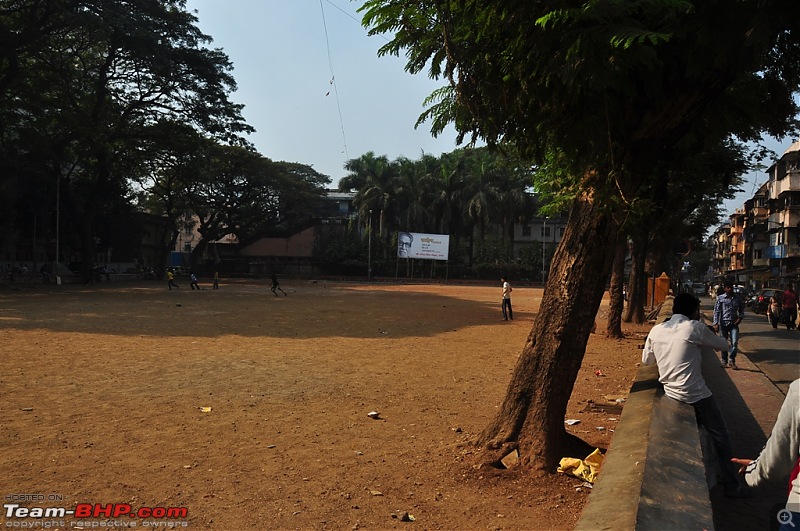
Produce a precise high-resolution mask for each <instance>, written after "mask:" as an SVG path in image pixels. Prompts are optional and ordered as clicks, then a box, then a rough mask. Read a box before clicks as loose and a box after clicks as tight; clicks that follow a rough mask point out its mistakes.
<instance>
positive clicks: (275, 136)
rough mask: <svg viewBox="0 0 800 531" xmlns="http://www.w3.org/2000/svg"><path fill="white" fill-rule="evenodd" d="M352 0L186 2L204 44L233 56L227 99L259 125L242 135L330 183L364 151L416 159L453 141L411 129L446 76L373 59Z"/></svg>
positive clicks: (374, 41) (373, 42)
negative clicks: (232, 84) (233, 85)
mask: <svg viewBox="0 0 800 531" xmlns="http://www.w3.org/2000/svg"><path fill="white" fill-rule="evenodd" d="M359 5H361V2H358V1H356V2H349V1H348V0H322V1H321V2H320V0H188V1H187V8H188V9H189V10H190V11H195V10H196V11H197V12H196V16H197V17H198V19H199V23H198V26H199V27H200V29H201V31H203V32H204V33H206V34H208V35H210V36H211V37H213V39H214V42H213V43H212V44H211V47H213V48H222V49H223V50H224V51H225V53H226V54H227V55H228V57H230V59H231V61H232V62H233V66H234V71H233V75H234V77H235V78H236V82H237V85H238V90H237V91H236V92H235V93H234V94H233V95H232V96H231V99H232V100H233V101H234V102H236V103H243V104H245V109H244V117H245V119H246V120H247V122H248V123H249V124H250V125H251V126H253V127H255V128H256V130H257V132H256V133H254V134H253V135H250V137H249V140H250V141H251V142H252V143H253V144H254V145H255V146H256V148H257V149H258V151H259V152H260V153H261V154H262V155H264V156H266V157H269V158H271V159H273V160H286V161H291V162H300V163H302V164H309V165H311V166H313V167H314V169H316V170H317V171H319V172H321V173H324V174H326V175H329V176H330V177H331V178H332V179H333V183H332V186H336V184H337V183H338V180H339V179H340V178H341V177H343V176H344V175H345V174H346V172H345V171H344V170H343V168H342V167H343V165H344V163H345V162H346V161H347V160H348V159H353V158H358V157H360V156H361V155H363V154H364V153H366V152H367V151H374V152H375V153H376V154H377V155H387V156H388V157H389V158H390V159H395V158H397V157H399V156H406V157H408V158H410V159H418V158H419V157H420V155H421V153H422V152H423V151H424V152H425V153H430V154H433V155H436V156H438V155H440V154H441V153H444V152H450V151H453V150H454V149H456V148H457V147H458V146H457V145H456V144H455V137H456V133H455V130H454V129H450V130H448V131H445V132H444V133H443V134H442V135H440V136H439V137H438V138H436V139H434V138H432V136H431V134H430V127H429V126H428V125H427V124H424V125H422V126H420V127H419V128H418V129H416V130H415V129H414V124H415V123H416V120H417V117H418V116H419V115H420V114H421V113H422V112H423V110H424V108H423V100H424V99H425V97H427V96H428V95H429V94H430V93H431V92H432V91H433V90H434V89H436V88H438V87H439V86H441V85H443V84H444V83H443V82H434V81H432V80H430V79H428V77H427V76H426V75H425V74H419V75H416V76H412V75H410V74H408V73H407V72H405V70H404V69H403V68H404V66H405V62H404V61H403V60H402V59H401V58H397V57H380V58H379V57H378V55H377V51H378V48H380V46H381V45H383V44H385V43H386V40H385V39H383V38H381V37H368V36H367V32H366V30H365V29H364V28H363V27H362V26H361V24H360V23H359V22H358V21H359V20H361V17H360V15H359V14H358V13H356V9H357V7H358V6H359ZM323 11H324V18H323ZM326 27H327V39H326ZM328 50H330V55H329V53H328ZM331 72H333V74H332V73H331ZM333 76H335V84H334V85H332V84H331V79H332V77H333ZM326 94H328V95H327V96H326ZM337 96H338V101H337Z"/></svg>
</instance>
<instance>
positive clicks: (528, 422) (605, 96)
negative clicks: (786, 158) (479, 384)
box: [362, 0, 800, 469]
mask: <svg viewBox="0 0 800 531" xmlns="http://www.w3.org/2000/svg"><path fill="white" fill-rule="evenodd" d="M362 12H363V14H364V24H365V25H366V26H367V27H369V28H370V33H371V34H388V35H390V36H391V38H390V41H389V42H388V44H386V45H384V46H383V47H382V48H381V49H380V51H379V53H380V54H395V55H399V54H400V53H403V54H405V56H406V57H407V63H406V69H407V70H408V71H409V72H411V73H419V72H422V71H423V70H425V69H427V71H428V75H429V76H431V77H433V78H436V79H443V80H446V82H447V85H446V86H444V87H442V88H441V89H439V90H438V91H436V92H434V94H432V95H431V97H430V98H429V99H428V100H427V104H428V108H427V111H426V112H425V113H424V114H423V115H422V116H421V117H420V120H421V121H425V120H430V121H431V128H432V132H433V134H438V133H439V132H441V131H442V130H443V128H444V127H445V126H446V125H447V124H449V123H453V124H454V125H455V127H456V129H457V131H458V132H459V135H460V136H461V137H462V138H464V137H467V136H469V137H470V138H471V139H473V140H476V139H484V140H486V141H487V142H488V143H489V144H490V145H502V144H511V145H513V146H514V147H515V148H516V149H517V150H518V151H519V153H520V154H521V156H522V157H524V158H525V159H529V160H530V161H531V162H532V163H533V164H534V165H535V166H537V167H539V166H545V165H547V164H549V165H550V168H551V170H554V171H551V176H556V177H557V178H558V179H559V180H557V181H551V185H552V186H551V189H552V190H554V191H557V192H559V193H561V194H563V195H565V200H568V201H571V213H570V221H569V224H568V227H567V231H566V233H565V235H564V238H563V239H562V242H561V244H560V246H559V248H558V251H557V252H556V255H555V257H554V263H553V266H552V269H551V275H550V277H549V280H548V283H547V286H546V289H545V294H544V298H543V300H542V307H543V308H548V319H547V320H544V319H540V318H537V320H536V322H535V323H534V326H533V329H532V331H531V334H530V336H529V339H528V342H527V343H526V345H525V347H524V349H523V353H522V355H521V356H520V358H519V362H518V364H517V367H516V368H515V370H514V374H513V376H512V379H511V382H510V383H509V387H508V391H507V394H506V398H505V400H504V402H503V405H502V407H501V408H500V410H499V413H498V415H497V417H496V418H495V419H494V421H493V422H492V423H491V424H490V425H489V426H487V428H486V429H485V430H484V432H483V433H482V434H481V436H480V437H479V438H478V442H479V443H480V444H481V445H483V446H484V447H485V448H486V449H487V450H489V451H490V455H492V456H494V457H496V456H497V454H502V453H504V452H507V451H510V450H511V449H514V448H517V447H519V448H521V450H522V452H521V453H522V455H523V462H528V463H531V464H534V463H535V464H536V466H539V467H542V468H546V469H550V468H551V467H552V466H553V465H554V464H555V462H557V459H558V458H559V456H561V455H564V454H563V451H564V445H569V444H571V443H574V442H575V441H574V440H573V439H572V438H571V437H569V436H568V435H567V434H566V432H565V430H564V426H563V417H564V412H565V411H566V406H567V402H568V399H569V395H570V394H571V390H572V385H573V383H574V381H575V378H576V376H577V373H578V369H579V368H580V363H581V361H582V358H583V353H584V352H585V347H586V342H587V340H588V337H589V332H590V329H591V323H592V322H593V321H594V316H595V315H596V313H597V309H598V307H599V304H600V300H601V297H602V294H603V291H604V289H605V283H606V280H607V278H608V275H609V272H610V268H611V264H612V261H613V257H614V254H615V253H614V249H616V248H617V242H618V240H619V239H620V238H623V237H625V232H624V230H623V228H624V222H625V220H627V219H631V218H630V217H629V213H631V212H634V213H635V214H636V216H635V217H634V218H633V219H635V220H636V221H637V222H638V223H646V222H647V221H646V219H645V218H644V217H643V215H647V214H649V213H651V212H652V208H653V205H654V202H653V201H651V198H652V193H651V190H652V188H653V186H652V185H653V184H656V185H657V186H656V187H655V188H656V189H661V190H669V189H673V190H674V189H677V188H676V186H675V185H676V184H677V185H680V184H681V183H691V182H693V180H694V179H695V177H696V175H695V174H693V173H692V172H690V171H670V172H656V171H654V169H655V168H659V167H661V166H662V165H667V164H669V163H670V161H671V157H672V156H674V154H675V148H676V147H677V146H678V145H679V144H681V142H685V141H687V140H688V139H692V138H694V139H703V142H702V143H700V144H697V143H696V144H697V145H699V146H700V148H701V149H703V148H706V147H711V148H713V147H715V146H719V145H721V144H722V143H723V142H726V141H727V142H736V141H752V140H756V139H758V138H759V136H760V135H761V134H762V133H763V132H767V133H770V134H772V135H773V136H782V135H784V134H786V133H787V132H788V131H791V130H793V129H795V128H796V127H797V115H798V108H797V101H796V100H794V99H793V95H794V94H796V93H797V91H798V82H799V81H800V53H798V52H799V51H800V37H798V33H797V30H798V28H800V10H798V9H797V8H796V5H795V4H794V2H792V1H790V0H775V1H767V2H763V1H758V0H742V1H738V2H735V3H730V2H725V1H722V0H712V1H707V2H692V1H684V0H655V1H653V0H631V1H629V2H595V1H583V2H567V3H565V4H561V7H559V8H554V7H553V5H552V4H551V3H547V2H543V1H539V0H532V1H529V2H511V3H508V2H497V1H492V0H466V1H451V0H423V1H420V2H413V3H411V2H405V1H403V0H367V2H365V4H364V6H363V7H362ZM678 152H679V151H678ZM679 153H680V152H679ZM694 182H695V185H696V186H697V187H698V189H699V190H702V193H704V194H705V193H708V192H709V191H710V190H711V188H709V187H708V185H709V184H711V180H709V181H708V183H707V184H705V185H703V184H701V183H700V182H697V181H696V180H695V181H694ZM729 182H730V181H729V180H728V181H725V180H723V181H722V182H717V183H716V184H714V186H727V185H728V184H729ZM659 183H660V186H659V185H658V184H659ZM678 188H680V186H678ZM576 293H580V294H581V297H580V304H577V303H572V302H569V301H572V300H573V299H574V295H575V294H576ZM550 309H552V311H551V310H550Z"/></svg>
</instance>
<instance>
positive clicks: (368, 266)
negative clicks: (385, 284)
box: [367, 209, 372, 280]
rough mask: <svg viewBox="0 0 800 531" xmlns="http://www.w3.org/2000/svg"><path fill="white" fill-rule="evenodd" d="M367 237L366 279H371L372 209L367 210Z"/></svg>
mask: <svg viewBox="0 0 800 531" xmlns="http://www.w3.org/2000/svg"><path fill="white" fill-rule="evenodd" d="M367 238H368V241H369V245H368V246H367V280H372V209H370V211H369V220H368V223H367Z"/></svg>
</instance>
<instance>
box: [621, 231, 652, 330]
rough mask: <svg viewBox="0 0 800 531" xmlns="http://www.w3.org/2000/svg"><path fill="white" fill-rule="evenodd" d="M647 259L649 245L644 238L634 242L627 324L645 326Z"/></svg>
mask: <svg viewBox="0 0 800 531" xmlns="http://www.w3.org/2000/svg"><path fill="white" fill-rule="evenodd" d="M646 259H647V244H646V243H645V242H644V241H643V239H642V238H637V239H634V240H633V245H632V246H631V278H630V282H629V284H628V310H627V312H626V313H625V318H624V319H623V320H624V321H625V322H626V323H636V324H643V323H644V322H645V320H646V319H645V313H644V308H645V306H647V304H648V302H649V301H648V300H647V274H646V273H645V261H646Z"/></svg>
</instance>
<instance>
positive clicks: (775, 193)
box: [714, 141, 800, 288]
mask: <svg viewBox="0 0 800 531" xmlns="http://www.w3.org/2000/svg"><path fill="white" fill-rule="evenodd" d="M714 247H715V249H714V252H715V256H714V269H715V272H716V273H717V275H719V276H727V277H733V278H736V279H737V280H739V281H746V282H747V283H748V284H749V285H750V286H751V287H752V288H759V287H761V286H775V287H783V286H785V285H787V284H789V283H793V284H797V283H798V281H800V141H798V142H794V143H793V144H792V145H791V146H790V147H789V149H787V150H786V152H784V154H783V155H782V156H781V157H780V159H778V161H777V162H775V164H773V165H772V166H770V167H769V169H768V170H767V181H766V182H765V183H764V184H763V185H762V186H761V187H760V188H759V189H758V191H757V192H756V193H755V195H754V196H753V197H752V198H750V199H748V200H747V201H746V202H745V204H744V208H743V209H737V210H736V212H734V213H733V214H732V215H731V216H730V221H729V223H727V224H725V225H723V226H722V227H720V228H719V229H718V231H717V232H716V233H715V235H714Z"/></svg>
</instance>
